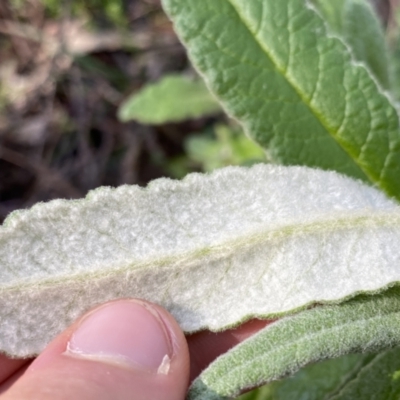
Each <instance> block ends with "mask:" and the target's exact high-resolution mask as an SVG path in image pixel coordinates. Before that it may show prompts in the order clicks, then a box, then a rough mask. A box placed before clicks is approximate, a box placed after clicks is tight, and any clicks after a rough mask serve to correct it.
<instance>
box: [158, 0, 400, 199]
mask: <svg viewBox="0 0 400 400" xmlns="http://www.w3.org/2000/svg"><path fill="white" fill-rule="evenodd" d="M163 5H164V8H165V10H166V11H167V13H168V15H169V16H170V17H171V19H172V20H173V22H174V26H175V29H176V31H177V33H178V34H179V36H180V37H181V39H182V41H183V42H184V44H185V45H186V46H187V48H188V50H189V55H190V58H191V60H192V62H193V63H194V65H195V66H196V68H197V69H198V70H199V72H200V73H201V74H202V76H203V78H204V79H205V80H206V83H207V86H208V87H209V88H210V89H211V90H212V91H213V92H214V93H215V95H216V96H217V97H218V98H219V99H220V100H221V101H222V103H223V105H224V107H225V109H226V110H227V111H228V112H229V113H230V114H231V115H232V116H233V117H235V118H236V119H237V120H239V121H240V122H241V123H242V125H243V126H244V128H245V130H246V132H247V133H248V134H249V135H250V136H252V137H253V138H254V139H255V140H256V141H258V142H259V143H260V144H261V145H262V146H263V147H265V148H267V149H268V151H269V153H270V157H271V158H272V159H273V160H275V161H276V162H279V163H283V164H296V165H298V164H301V165H308V166H314V167H320V168H323V169H335V170H337V171H339V172H343V173H345V174H348V175H350V176H354V177H358V178H361V179H364V180H365V181H369V182H371V183H373V184H375V185H377V186H378V187H380V188H381V189H382V190H384V191H386V192H387V193H388V194H389V195H390V196H395V197H397V198H398V199H400V180H399V179H398V177H399V175H400V134H399V116H398V113H397V110H396V107H395V106H394V104H393V103H392V101H391V99H390V98H389V97H388V96H387V94H386V93H385V92H384V91H383V90H382V89H381V88H380V86H379V85H378V84H377V82H376V80H375V79H374V78H373V77H372V76H371V74H370V72H369V70H368V69H366V68H365V67H364V66H363V65H362V64H360V63H359V62H356V60H355V59H353V57H352V54H351V52H350V51H349V46H348V45H347V43H345V42H344V41H343V40H342V39H340V38H338V37H332V36H331V35H329V34H328V32H327V30H326V23H325V21H324V19H323V18H322V17H321V15H320V14H319V13H317V12H316V11H315V9H314V8H313V7H312V6H311V4H310V3H309V2H308V1H307V0H286V1H276V0H252V1H250V2H249V1H248V0H204V1H201V2H199V1H197V0H163Z"/></svg>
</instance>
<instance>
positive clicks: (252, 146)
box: [185, 124, 265, 172]
mask: <svg viewBox="0 0 400 400" xmlns="http://www.w3.org/2000/svg"><path fill="white" fill-rule="evenodd" d="M214 132H215V135H212V136H211V135H206V132H203V133H202V134H198V135H192V136H189V137H188V139H187V140H186V142H185V149H186V152H187V155H188V158H189V159H190V160H192V161H194V162H195V163H197V164H199V165H200V166H201V167H202V170H203V171H206V172H210V171H213V170H214V169H217V168H222V167H226V166H228V165H252V164H255V163H260V162H262V161H265V155H264V151H263V149H262V148H261V147H260V146H258V145H257V144H256V143H254V142H253V141H252V140H250V139H249V138H247V137H246V136H245V135H243V133H242V132H241V131H240V130H237V129H233V128H232V127H229V126H228V125H222V124H219V125H216V126H215V127H214Z"/></svg>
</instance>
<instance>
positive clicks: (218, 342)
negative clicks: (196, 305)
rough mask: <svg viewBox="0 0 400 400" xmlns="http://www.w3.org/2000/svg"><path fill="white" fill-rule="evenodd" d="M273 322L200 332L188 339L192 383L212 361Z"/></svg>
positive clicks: (249, 323)
mask: <svg viewBox="0 0 400 400" xmlns="http://www.w3.org/2000/svg"><path fill="white" fill-rule="evenodd" d="M272 322H273V320H264V321H262V320H258V319H253V320H250V321H248V322H246V323H244V324H243V325H241V326H239V327H237V328H234V329H229V330H227V331H224V332H218V333H215V332H209V331H204V332H199V333H195V334H193V335H190V336H188V337H187V341H188V345H189V352H190V382H191V381H193V379H195V378H197V376H198V375H199V374H200V373H201V371H203V370H204V369H205V368H206V367H207V366H208V365H209V364H211V362H212V361H214V360H215V359H216V358H217V357H219V356H220V355H221V354H223V353H225V352H227V351H228V350H229V349H231V348H232V347H234V346H236V345H237V344H239V343H240V342H242V341H243V340H245V339H247V338H248V337H250V336H252V335H254V334H255V333H257V332H258V331H259V330H260V329H262V328H264V327H265V326H267V325H269V324H270V323H272Z"/></svg>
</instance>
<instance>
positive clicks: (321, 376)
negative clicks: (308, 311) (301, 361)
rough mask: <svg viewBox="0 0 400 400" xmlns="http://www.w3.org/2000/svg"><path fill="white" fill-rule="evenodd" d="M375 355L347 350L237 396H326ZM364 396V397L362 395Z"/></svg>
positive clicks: (317, 399)
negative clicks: (337, 355)
mask: <svg viewBox="0 0 400 400" xmlns="http://www.w3.org/2000/svg"><path fill="white" fill-rule="evenodd" d="M375 357H376V356H375V355H372V354H349V355H345V356H342V357H339V358H334V359H331V360H324V361H320V362H318V363H315V364H311V365H309V366H307V367H305V368H303V369H301V370H300V371H298V372H297V373H296V374H294V375H292V376H290V377H288V378H286V379H282V380H280V381H277V382H273V383H270V384H268V385H265V386H263V387H261V388H259V389H255V390H253V391H251V392H249V393H247V394H244V395H242V396H240V397H239V399H240V400H298V399H302V400H328V399H330V397H329V396H331V395H332V394H334V393H337V392H338V391H340V390H341V388H342V387H343V386H344V385H345V384H346V383H348V382H350V381H352V380H354V379H355V378H356V377H357V374H358V372H359V371H360V369H361V368H362V367H363V366H364V365H365V364H367V363H369V362H370V361H371V360H372V359H374V358H375ZM364 400H366V399H365V398H364Z"/></svg>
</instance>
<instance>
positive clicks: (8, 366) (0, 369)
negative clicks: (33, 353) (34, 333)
mask: <svg viewBox="0 0 400 400" xmlns="http://www.w3.org/2000/svg"><path fill="white" fill-rule="evenodd" d="M30 361H31V360H22V359H12V358H9V357H7V356H5V355H4V354H0V385H1V384H2V383H3V382H5V381H6V380H7V379H8V378H9V377H10V376H11V375H13V374H14V373H15V372H16V371H18V370H19V369H20V368H22V367H23V366H24V365H26V364H28V363H29V362H30Z"/></svg>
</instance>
